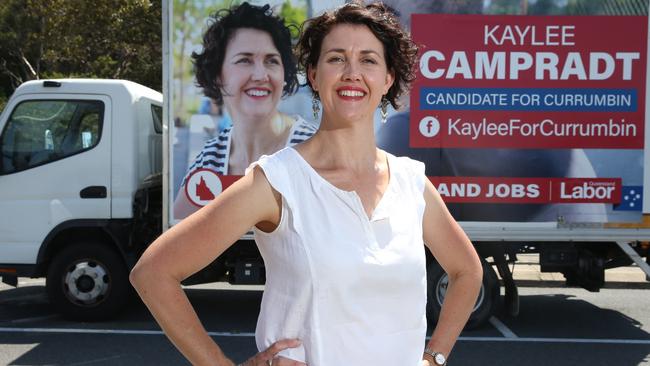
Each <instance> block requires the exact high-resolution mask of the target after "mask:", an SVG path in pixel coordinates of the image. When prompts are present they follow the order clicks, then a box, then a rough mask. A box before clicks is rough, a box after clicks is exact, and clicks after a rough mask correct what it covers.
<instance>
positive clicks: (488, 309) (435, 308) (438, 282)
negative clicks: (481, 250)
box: [427, 260, 500, 329]
mask: <svg viewBox="0 0 650 366" xmlns="http://www.w3.org/2000/svg"><path fill="white" fill-rule="evenodd" d="M481 262H482V264H483V284H482V285H481V289H480V291H479V295H478V298H477V299H476V304H474V309H473V310H472V314H471V315H470V317H469V320H468V321H467V324H466V325H465V329H475V328H478V327H480V326H481V325H483V324H484V323H485V322H486V321H487V320H488V319H489V318H490V317H491V316H492V314H493V312H494V311H495V310H496V309H497V306H498V304H499V298H500V287H499V279H498V278H497V275H496V273H495V272H494V269H492V266H490V265H489V264H488V263H487V262H486V261H484V260H481ZM448 285H449V276H447V273H445V271H444V270H443V269H442V267H441V266H440V264H438V262H436V261H431V263H430V264H429V267H428V268H427V287H428V291H427V317H428V319H429V320H430V321H432V322H433V323H435V322H436V321H437V320H438V317H439V316H440V310H441V309H442V302H443V301H444V299H445V294H446V293H447V286H448Z"/></svg>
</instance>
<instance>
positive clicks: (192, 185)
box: [185, 169, 223, 207]
mask: <svg viewBox="0 0 650 366" xmlns="http://www.w3.org/2000/svg"><path fill="white" fill-rule="evenodd" d="M222 190H223V186H222V184H221V179H219V176H218V175H217V173H216V172H214V171H212V170H210V169H197V170H195V171H194V172H192V175H190V177H189V178H188V179H187V184H185V195H186V196H187V199H188V200H189V201H190V202H192V203H193V204H195V205H196V206H199V207H203V206H205V205H207V204H208V203H210V201H212V200H213V199H214V198H215V197H216V196H217V195H218V194H219V193H221V191H222Z"/></svg>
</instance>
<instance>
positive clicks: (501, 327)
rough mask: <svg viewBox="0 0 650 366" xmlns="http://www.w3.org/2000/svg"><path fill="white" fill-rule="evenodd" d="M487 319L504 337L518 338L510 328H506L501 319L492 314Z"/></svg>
mask: <svg viewBox="0 0 650 366" xmlns="http://www.w3.org/2000/svg"><path fill="white" fill-rule="evenodd" d="M488 321H489V322H490V324H492V326H494V327H495V328H497V330H498V331H499V332H501V334H503V336H504V337H506V338H519V337H517V335H516V334H515V333H514V332H513V331H511V330H510V328H508V327H507V326H506V325H505V324H503V323H502V322H501V320H499V319H498V318H496V317H493V316H492V317H490V319H488Z"/></svg>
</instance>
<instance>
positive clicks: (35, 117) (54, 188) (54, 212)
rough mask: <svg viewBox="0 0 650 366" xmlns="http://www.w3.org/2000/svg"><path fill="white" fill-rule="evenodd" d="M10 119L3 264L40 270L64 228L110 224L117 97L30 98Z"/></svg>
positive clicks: (4, 126) (1, 162)
mask: <svg viewBox="0 0 650 366" xmlns="http://www.w3.org/2000/svg"><path fill="white" fill-rule="evenodd" d="M5 112H6V113H4V114H3V116H4V118H3V119H2V120H0V131H1V134H0V152H1V159H0V262H1V263H22V264H32V263H36V256H37V253H38V249H39V247H40V245H41V243H42V242H43V240H44V239H45V238H46V236H47V235H48V233H49V232H50V231H51V230H52V229H53V228H55V227H56V226H57V225H59V224H61V223H63V222H65V221H69V220H75V219H105V218H110V215H111V212H110V207H111V206H110V199H111V197H110V192H111V187H110V182H111V179H110V175H111V171H110V166H111V165H110V163H111V161H110V159H111V146H110V141H111V138H110V134H111V128H110V126H111V125H110V118H111V104H110V98H108V97H107V96H98V95H93V96H88V95H72V94H48V95H47V96H45V97H44V96H43V95H42V94H34V95H29V94H27V95H23V96H20V97H18V98H16V99H15V100H14V101H12V102H11V103H10V104H9V105H8V106H7V109H6V111H5Z"/></svg>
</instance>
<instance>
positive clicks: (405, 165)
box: [384, 151, 425, 175]
mask: <svg viewBox="0 0 650 366" xmlns="http://www.w3.org/2000/svg"><path fill="white" fill-rule="evenodd" d="M384 152H385V153H386V155H388V156H389V159H391V160H390V161H392V162H394V163H395V164H396V165H397V166H396V167H395V168H397V169H398V170H400V171H404V172H405V173H407V174H417V175H420V174H421V175H424V170H425V166H424V163H423V162H421V161H419V160H415V159H412V158H410V157H408V156H395V155H393V154H391V153H389V152H387V151H384ZM391 168H393V167H391Z"/></svg>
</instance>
